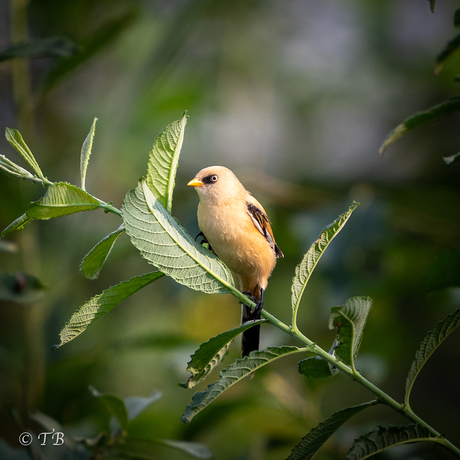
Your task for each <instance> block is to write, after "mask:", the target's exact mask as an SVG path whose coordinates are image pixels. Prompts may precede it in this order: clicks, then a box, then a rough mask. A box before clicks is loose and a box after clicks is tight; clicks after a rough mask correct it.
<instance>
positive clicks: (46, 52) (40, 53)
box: [0, 37, 78, 62]
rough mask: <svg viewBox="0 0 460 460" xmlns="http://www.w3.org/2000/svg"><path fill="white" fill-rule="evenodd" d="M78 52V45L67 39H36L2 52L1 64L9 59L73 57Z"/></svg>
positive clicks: (0, 55) (0, 53)
mask: <svg viewBox="0 0 460 460" xmlns="http://www.w3.org/2000/svg"><path fill="white" fill-rule="evenodd" d="M77 50H78V47H77V45H75V43H73V42H72V41H70V40H69V39H68V38H66V37H48V38H36V39H35V40H30V41H28V42H25V43H19V44H17V45H13V46H10V47H9V48H8V49H6V50H4V51H2V52H0V62H2V61H6V60H8V59H14V58H17V57H20V58H36V57H64V56H71V55H72V54H74V53H75V52H76V51H77Z"/></svg>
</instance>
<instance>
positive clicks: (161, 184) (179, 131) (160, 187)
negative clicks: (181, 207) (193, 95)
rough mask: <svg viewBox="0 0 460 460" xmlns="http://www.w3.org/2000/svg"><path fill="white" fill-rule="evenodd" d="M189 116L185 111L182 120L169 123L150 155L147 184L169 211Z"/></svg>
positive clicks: (157, 139)
mask: <svg viewBox="0 0 460 460" xmlns="http://www.w3.org/2000/svg"><path fill="white" fill-rule="evenodd" d="M187 118H188V117H187V112H185V113H184V115H183V117H182V119H181V120H178V121H174V122H173V123H171V124H169V125H168V126H167V127H166V128H165V129H164V131H163V132H162V133H161V134H160V135H159V136H158V137H157V138H156V139H155V143H154V144H153V147H152V150H151V151H150V155H149V163H148V173H147V177H146V181H147V186H148V188H149V189H150V190H151V191H152V192H153V194H154V195H155V198H156V199H157V200H158V201H159V202H160V203H161V204H162V205H163V206H164V207H165V208H166V209H167V210H168V211H169V212H171V208H172V199H173V191H174V187H175V183H176V171H177V167H178V165H179V156H180V151H181V149H182V144H183V141H184V132H185V125H186V124H187Z"/></svg>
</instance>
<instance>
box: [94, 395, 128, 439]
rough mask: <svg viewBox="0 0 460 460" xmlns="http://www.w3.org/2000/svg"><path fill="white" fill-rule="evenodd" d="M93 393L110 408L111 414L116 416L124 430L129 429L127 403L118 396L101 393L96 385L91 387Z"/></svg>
mask: <svg viewBox="0 0 460 460" xmlns="http://www.w3.org/2000/svg"><path fill="white" fill-rule="evenodd" d="M90 391H91V394H92V395H93V396H94V397H96V398H99V399H100V400H101V401H102V402H103V403H104V405H105V407H106V408H107V409H108V410H109V412H110V414H111V415H112V416H113V417H115V418H116V420H117V421H118V423H119V424H120V427H121V429H122V430H124V431H126V430H127V429H128V423H129V419H128V411H127V410H126V406H125V403H124V402H123V401H122V400H121V399H120V398H117V397H116V396H113V395H107V394H103V393H99V391H97V390H96V388H94V387H90Z"/></svg>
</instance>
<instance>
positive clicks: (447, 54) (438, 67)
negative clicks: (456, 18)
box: [434, 35, 460, 75]
mask: <svg viewBox="0 0 460 460" xmlns="http://www.w3.org/2000/svg"><path fill="white" fill-rule="evenodd" d="M459 48H460V35H457V36H456V37H454V38H453V39H452V40H450V41H449V42H448V43H447V45H446V47H445V48H444V49H443V50H442V51H441V53H439V54H438V56H437V57H436V61H435V63H434V74H435V75H439V74H440V73H441V71H442V69H443V67H444V64H445V63H446V62H448V61H449V60H450V59H451V58H452V57H454V56H455V54H456V52H457V51H458V50H459Z"/></svg>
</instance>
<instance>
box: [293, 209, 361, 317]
mask: <svg viewBox="0 0 460 460" xmlns="http://www.w3.org/2000/svg"><path fill="white" fill-rule="evenodd" d="M358 206H359V203H356V202H353V205H352V206H350V208H349V209H348V211H347V212H345V213H344V214H342V215H341V216H339V218H338V219H337V220H335V221H334V222H333V223H332V224H331V225H329V226H327V227H326V228H325V229H324V230H323V231H322V232H321V235H320V236H319V238H318V239H317V240H316V241H315V242H314V243H313V244H312V245H311V247H310V249H309V250H308V251H307V253H306V254H305V255H304V257H303V259H302V262H300V264H299V265H297V267H296V269H295V276H294V278H293V280H292V286H291V293H292V296H291V302H292V324H293V326H295V325H296V318H297V311H298V309H299V305H300V301H301V299H302V295H303V293H304V291H305V287H306V286H307V283H308V281H309V280H310V277H311V274H312V273H313V270H314V269H315V268H316V265H317V264H318V262H319V259H320V258H321V256H322V255H323V254H324V252H325V251H326V249H327V247H328V246H329V244H330V242H331V241H332V240H333V239H334V238H335V236H336V235H337V234H338V233H339V232H340V230H342V228H343V227H344V225H345V224H346V223H347V221H348V219H349V218H350V216H351V214H352V212H353V211H354V210H355V209H356V208H357V207H358Z"/></svg>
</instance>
